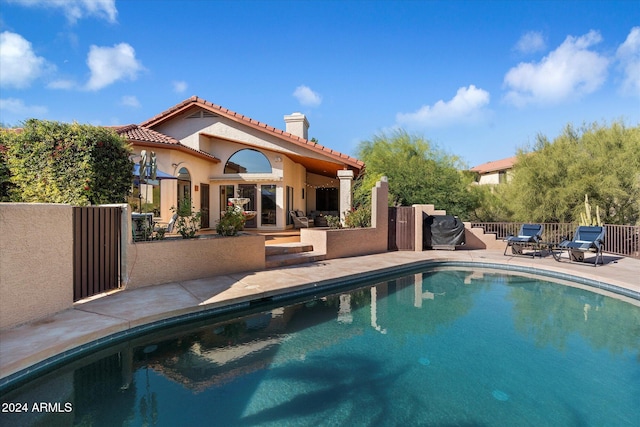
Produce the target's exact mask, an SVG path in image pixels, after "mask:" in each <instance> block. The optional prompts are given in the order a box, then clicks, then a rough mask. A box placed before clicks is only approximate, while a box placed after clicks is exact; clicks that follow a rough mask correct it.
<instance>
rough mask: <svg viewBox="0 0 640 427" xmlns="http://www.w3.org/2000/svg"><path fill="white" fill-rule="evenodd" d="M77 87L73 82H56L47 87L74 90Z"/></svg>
mask: <svg viewBox="0 0 640 427" xmlns="http://www.w3.org/2000/svg"><path fill="white" fill-rule="evenodd" d="M75 87H76V82H74V81H73V80H62V79H61V80H54V81H52V82H50V83H49V84H48V85H47V88H49V89H63V90H66V89H73V88H75Z"/></svg>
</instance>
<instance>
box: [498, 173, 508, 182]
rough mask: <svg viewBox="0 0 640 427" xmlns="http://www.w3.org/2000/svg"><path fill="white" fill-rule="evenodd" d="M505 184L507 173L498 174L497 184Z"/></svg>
mask: <svg viewBox="0 0 640 427" xmlns="http://www.w3.org/2000/svg"><path fill="white" fill-rule="evenodd" d="M506 182H507V171H500V172H498V183H500V184H504V183H506Z"/></svg>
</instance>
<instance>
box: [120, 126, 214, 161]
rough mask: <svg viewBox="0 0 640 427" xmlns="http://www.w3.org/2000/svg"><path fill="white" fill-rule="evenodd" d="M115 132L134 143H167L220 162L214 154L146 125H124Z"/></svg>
mask: <svg viewBox="0 0 640 427" xmlns="http://www.w3.org/2000/svg"><path fill="white" fill-rule="evenodd" d="M116 132H117V133H118V134H119V135H122V136H124V137H125V138H127V139H128V140H129V141H131V142H133V143H134V144H135V143H136V142H142V143H153V144H167V145H171V146H174V147H176V148H179V149H180V150H182V151H187V152H193V153H194V154H198V155H199V156H200V157H204V158H208V159H209V160H213V161H215V162H220V159H218V158H217V157H216V156H212V155H211V154H209V153H206V152H204V151H201V150H196V149H195V148H191V147H188V146H186V145H184V144H182V143H180V141H178V140H177V139H175V138H173V137H171V136H168V135H165V134H163V133H160V132H157V131H155V130H153V129H149V128H147V127H143V126H138V125H126V126H121V127H118V128H117V129H116Z"/></svg>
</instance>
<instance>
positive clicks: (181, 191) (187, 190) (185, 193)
mask: <svg viewBox="0 0 640 427" xmlns="http://www.w3.org/2000/svg"><path fill="white" fill-rule="evenodd" d="M184 199H189V200H191V174H190V173H189V171H188V170H187V168H180V171H179V172H178V201H177V203H178V204H177V205H176V206H180V201H182V200H184Z"/></svg>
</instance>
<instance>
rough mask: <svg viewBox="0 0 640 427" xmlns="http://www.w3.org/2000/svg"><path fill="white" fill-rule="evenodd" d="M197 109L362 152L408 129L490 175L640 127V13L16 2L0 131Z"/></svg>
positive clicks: (4, 50)
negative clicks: (532, 149)
mask: <svg viewBox="0 0 640 427" xmlns="http://www.w3.org/2000/svg"><path fill="white" fill-rule="evenodd" d="M192 95H197V96H199V97H201V98H204V99H206V100H207V101H210V102H213V103H215V104H218V105H222V106H223V107H226V108H229V109H230V110H233V111H236V112H238V113H241V114H244V115H246V116H249V117H251V118H253V119H256V120H259V121H262V122H265V123H268V124H269V125H272V126H275V127H277V128H280V129H283V128H284V121H283V116H284V115H286V114H291V113H292V112H295V111H300V112H302V113H304V114H306V115H307V117H308V120H309V122H310V124H311V126H310V129H309V137H310V138H311V137H315V138H316V139H318V140H319V142H320V143H321V144H323V145H326V146H328V147H331V148H333V149H336V150H338V151H341V152H343V153H346V154H351V155H353V154H355V152H356V147H357V145H358V143H359V142H360V141H363V140H368V139H370V138H372V137H373V136H374V135H376V134H379V133H381V132H389V131H390V130H392V129H394V128H398V127H400V128H404V129H406V130H408V131H410V132H412V133H416V134H418V135H421V136H424V137H425V138H427V139H429V140H430V141H432V142H433V143H434V144H435V145H437V146H438V147H440V148H442V149H444V150H446V151H447V152H449V153H451V154H454V155H457V156H459V157H461V158H462V160H463V161H465V162H466V163H467V165H468V166H475V165H478V164H480V163H483V162H486V161H490V160H497V159H501V158H504V157H509V156H512V155H514V154H515V152H516V150H517V148H519V147H526V146H527V145H530V144H533V143H534V142H535V139H536V135H538V134H543V135H546V136H547V137H549V138H550V139H553V138H555V137H556V136H558V135H559V134H560V133H561V132H562V129H563V128H564V126H565V125H567V124H569V123H571V124H574V125H576V126H579V125H581V124H582V123H584V122H587V123H590V122H593V121H598V122H600V123H610V122H611V121H613V120H618V119H623V120H624V121H625V123H626V124H627V125H628V126H637V125H639V124H640V2H639V1H637V0H624V1H616V0H607V1H605V0H603V1H571V0H561V1H552V0H546V1H545V0H538V1H516V0H513V1H507V0H504V1H499V0H494V1H482V0H475V1H471V0H469V1H455V0H454V1H373V0H371V1H348V0H347V1H337V0H335V1H304V0H303V1H266V0H265V1H259V0H253V1H214V0H210V1H207V0H197V1H196V0H192V1H188V0H187V1H168V0H167V1H162V0H159V1H151V0H126V1H115V0H0V121H1V122H2V123H4V124H5V125H17V124H19V123H20V122H21V121H23V120H25V119H27V118H31V117H35V118H40V119H48V120H59V121H66V122H71V121H77V122H81V123H92V124H96V125H120V124H129V123H140V122H142V121H144V120H146V119H148V118H151V117H153V116H155V115H156V114H158V113H160V112H162V111H164V110H166V109H168V108H169V107H171V106H173V105H175V104H177V103H179V102H181V101H183V100H185V99H187V98H188V97H190V96H192Z"/></svg>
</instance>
